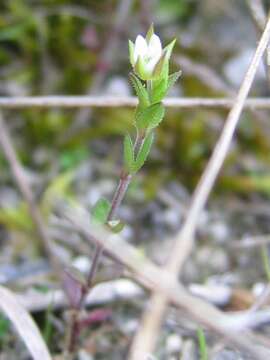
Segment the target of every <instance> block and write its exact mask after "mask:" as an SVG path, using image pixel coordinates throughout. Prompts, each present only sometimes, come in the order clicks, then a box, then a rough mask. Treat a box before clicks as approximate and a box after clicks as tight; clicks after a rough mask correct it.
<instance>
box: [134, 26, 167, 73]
mask: <svg viewBox="0 0 270 360" xmlns="http://www.w3.org/2000/svg"><path fill="white" fill-rule="evenodd" d="M173 45H174V42H172V43H171V44H170V45H168V46H167V47H166V48H165V49H164V50H162V45H161V41H160V38H159V37H158V36H157V35H156V34H155V33H154V28H153V26H151V27H150V29H149V30H148V32H147V35H146V37H145V38H144V37H143V36H142V35H138V36H137V38H136V41H135V44H134V43H133V42H132V41H129V55H130V62H131V65H132V66H133V68H134V71H135V72H136V74H137V75H138V76H139V77H140V78H141V79H142V80H152V79H155V78H157V77H158V76H159V75H160V74H161V71H162V68H163V65H164V64H165V62H166V61H168V60H169V57H170V54H171V51H172V48H173Z"/></svg>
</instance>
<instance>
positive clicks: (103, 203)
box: [91, 198, 111, 224]
mask: <svg viewBox="0 0 270 360" xmlns="http://www.w3.org/2000/svg"><path fill="white" fill-rule="evenodd" d="M110 209H111V204H110V203H109V201H108V200H107V199H105V198H100V199H99V200H98V201H97V202H96V204H95V206H94V207H93V209H92V211H91V215H92V217H93V219H94V221H96V222H97V223H99V224H105V223H106V221H107V216H108V214H109V212H110Z"/></svg>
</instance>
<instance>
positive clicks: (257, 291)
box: [252, 282, 266, 297]
mask: <svg viewBox="0 0 270 360" xmlns="http://www.w3.org/2000/svg"><path fill="white" fill-rule="evenodd" d="M265 287H266V285H265V284H264V283H262V282H258V283H256V284H254V285H253V287H252V293H253V294H254V295H255V296H256V297H259V296H260V295H262V293H263V292H264V290H265Z"/></svg>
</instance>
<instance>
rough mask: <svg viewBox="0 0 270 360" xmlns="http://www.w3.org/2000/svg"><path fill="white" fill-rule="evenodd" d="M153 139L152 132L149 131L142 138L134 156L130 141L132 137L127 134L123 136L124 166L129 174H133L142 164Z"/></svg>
mask: <svg viewBox="0 0 270 360" xmlns="http://www.w3.org/2000/svg"><path fill="white" fill-rule="evenodd" d="M153 140H154V134H153V132H150V133H149V134H147V135H146V137H145V138H144V141H143V143H142V145H141V147H140V149H139V151H138V154H137V156H135V149H134V145H133V143H132V139H131V137H130V135H129V134H127V135H126V136H125V138H124V166H125V168H126V170H127V171H128V172H129V173H130V174H135V173H136V172H137V171H139V170H140V168H141V167H142V166H143V164H144V163H145V161H146V159H147V157H148V155H149V152H150V149H151V146H152V143H153Z"/></svg>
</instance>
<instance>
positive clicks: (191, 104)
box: [0, 95, 270, 110]
mask: <svg viewBox="0 0 270 360" xmlns="http://www.w3.org/2000/svg"><path fill="white" fill-rule="evenodd" d="M163 104H164V105H165V106H166V107H170V108H182V109H194V108H223V109H230V108H231V107H232V106H233V104H234V99H233V98H226V97H223V98H200V97H191V98H190V97H186V98H185V97H182V98H177V97H175V98H174V97H172V98H167V99H165V100H164V101H163ZM136 105H137V98H135V97H132V96H126V97H118V96H117V97H116V96H61V95H60V96H27V97H26V96H24V97H20V96H18V97H16V96H14V97H0V108H2V109H10V110H12V109H23V108H31V109H32V108H50V107H51V108H67V109H69V108H78V107H86V108H87V107H95V108H114V107H120V106H121V107H132V108H133V107H135V106H136ZM244 108H246V109H258V110H259V109H270V99H269V98H249V99H247V100H246V102H245V104H244Z"/></svg>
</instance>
